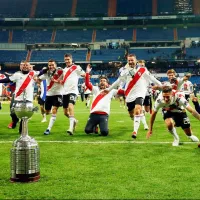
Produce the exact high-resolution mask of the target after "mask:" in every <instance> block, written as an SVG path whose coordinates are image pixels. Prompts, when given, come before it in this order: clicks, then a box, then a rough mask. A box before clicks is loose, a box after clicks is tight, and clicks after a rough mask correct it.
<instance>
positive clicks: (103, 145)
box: [0, 100, 200, 199]
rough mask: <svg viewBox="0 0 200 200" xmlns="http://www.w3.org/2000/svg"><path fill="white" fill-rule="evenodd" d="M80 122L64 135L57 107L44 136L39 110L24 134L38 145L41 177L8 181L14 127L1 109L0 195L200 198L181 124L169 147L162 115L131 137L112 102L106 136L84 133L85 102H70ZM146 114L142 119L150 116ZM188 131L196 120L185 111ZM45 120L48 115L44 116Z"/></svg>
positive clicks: (196, 151) (193, 148)
mask: <svg viewBox="0 0 200 200" xmlns="http://www.w3.org/2000/svg"><path fill="white" fill-rule="evenodd" d="M75 113H76V118H77V119H78V120H79V122H78V126H77V129H76V132H75V134H74V136H69V135H67V134H66V130H67V129H68V125H69V121H68V119H67V118H66V117H65V116H64V115H63V111H62V109H61V108H60V109H59V113H58V115H57V119H56V122H55V124H54V127H53V129H52V131H51V134H50V135H48V136H45V135H43V132H44V131H45V129H46V128H47V125H48V123H41V119H42V117H41V114H40V112H38V113H35V114H34V115H33V117H32V119H31V120H30V121H29V135H30V136H32V137H33V138H35V139H36V140H37V141H38V144H39V147H40V173H41V178H40V180H39V181H38V182H35V183H26V184H24V183H10V181H9V178H10V149H11V148H12V142H13V141H14V140H15V139H17V138H18V137H19V134H18V127H17V128H16V129H8V128H7V125H8V123H9V122H10V117H9V105H7V104H3V108H2V110H1V111H0V168H1V170H0V199H200V191H199V190H200V189H199V188H200V169H199V163H200V148H198V147H197V143H192V142H190V140H189V139H188V138H187V137H186V136H185V135H184V133H183V131H182V130H181V129H180V128H177V132H178V134H179V136H180V139H181V142H182V145H180V146H179V147H172V141H173V138H172V136H171V135H170V134H169V133H168V132H167V130H166V127H165V125H164V122H163V119H162V116H161V113H159V114H158V115H157V118H156V121H155V126H154V133H153V135H152V137H151V138H150V139H149V140H147V139H146V131H145V130H144V129H143V125H142V124H141V126H140V129H139V133H138V138H137V140H135V141H133V139H132V138H131V133H132V124H133V122H132V120H130V118H129V116H128V112H127V111H126V109H124V108H120V106H119V101H117V100H113V101H112V105H111V115H110V118H109V128H110V133H109V136H107V137H100V136H98V135H96V134H92V135H86V134H85V133H84V127H85V124H86V122H87V119H88V116H89V110H88V109H87V108H86V107H85V103H83V102H81V101H78V102H77V105H76V106H75ZM149 117H150V116H149V114H147V121H148V120H149ZM189 117H190V121H191V126H192V130H193V133H194V134H195V135H196V136H197V137H199V138H200V123H199V121H197V120H196V119H195V118H193V117H192V116H191V115H189ZM47 118H48V119H49V116H48V117H47Z"/></svg>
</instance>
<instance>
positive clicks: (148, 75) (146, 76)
mask: <svg viewBox="0 0 200 200" xmlns="http://www.w3.org/2000/svg"><path fill="white" fill-rule="evenodd" d="M144 77H145V79H148V80H149V82H150V83H154V84H155V85H158V86H162V83H161V82H160V81H159V80H157V79H156V78H155V76H153V75H152V74H151V73H150V72H149V71H148V70H147V69H146V72H145V74H144Z"/></svg>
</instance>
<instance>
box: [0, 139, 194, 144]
mask: <svg viewBox="0 0 200 200" xmlns="http://www.w3.org/2000/svg"><path fill="white" fill-rule="evenodd" d="M37 142H38V143H67V144H172V142H146V141H62V140H54V141H52V140H46V141H45V140H37ZM7 143H13V141H0V144H7ZM192 143H194V144H195V143H198V142H180V144H192Z"/></svg>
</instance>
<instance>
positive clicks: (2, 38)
mask: <svg viewBox="0 0 200 200" xmlns="http://www.w3.org/2000/svg"><path fill="white" fill-rule="evenodd" d="M8 34H9V32H8V31H0V42H2V43H7V42H8Z"/></svg>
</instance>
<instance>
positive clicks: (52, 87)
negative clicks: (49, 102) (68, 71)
mask: <svg viewBox="0 0 200 200" xmlns="http://www.w3.org/2000/svg"><path fill="white" fill-rule="evenodd" d="M62 76H63V69H62V68H57V69H56V72H55V73H54V74H53V76H50V75H49V74H48V73H46V74H43V75H42V76H40V79H41V80H46V82H47V92H46V96H55V95H62V93H63V85H61V84H59V83H56V82H54V81H52V80H51V79H52V78H53V79H55V80H62Z"/></svg>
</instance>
